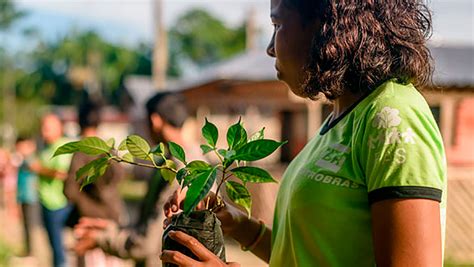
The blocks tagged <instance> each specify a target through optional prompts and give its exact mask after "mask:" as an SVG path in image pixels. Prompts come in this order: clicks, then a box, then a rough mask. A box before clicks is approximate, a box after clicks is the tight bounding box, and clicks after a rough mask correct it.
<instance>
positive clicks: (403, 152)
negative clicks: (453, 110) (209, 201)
mask: <svg viewBox="0 0 474 267" xmlns="http://www.w3.org/2000/svg"><path fill="white" fill-rule="evenodd" d="M445 190H446V160H445V153H444V148H443V143H442V139H441V134H440V132H439V130H438V127H437V124H436V122H435V120H434V118H433V116H432V114H431V112H430V109H429V106H428V104H427V103H426V101H425V100H424V98H423V97H422V96H421V94H420V93H419V92H418V91H417V90H416V89H415V88H414V87H413V86H412V85H401V84H398V83H396V81H395V80H390V81H388V82H386V83H384V84H383V85H381V86H379V87H378V88H377V89H376V90H374V91H373V92H371V93H370V94H369V95H368V96H366V97H365V98H363V99H362V100H361V101H360V102H359V103H356V104H355V105H353V107H352V108H350V109H349V110H348V111H346V112H345V113H344V114H343V115H342V116H341V117H340V118H338V119H336V120H335V121H333V122H332V123H331V124H327V123H325V124H324V125H323V127H322V129H321V131H320V132H319V133H318V134H317V136H315V137H314V138H313V139H312V140H311V141H310V142H309V143H308V144H307V145H306V146H305V148H304V149H303V150H302V151H301V153H300V154H299V155H298V156H297V157H296V158H295V159H294V160H293V162H292V163H291V164H290V165H289V167H288V169H287V170H286V172H285V174H284V175H283V179H282V182H281V185H280V190H279V193H278V198H277V203H276V209H275V217H274V224H273V238H272V243H273V245H272V254H271V259H270V266H285V267H286V266H358V267H360V266H375V256H374V251H373V244H372V233H371V222H370V221H371V213H370V204H371V203H373V202H376V201H379V200H384V199H391V198H426V199H433V200H436V201H439V202H441V205H440V208H441V217H442V222H441V224H442V229H443V236H444V228H445V227H444V226H445V205H446V191H445ZM443 239H444V238H443Z"/></svg>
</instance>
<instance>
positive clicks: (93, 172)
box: [76, 158, 109, 190]
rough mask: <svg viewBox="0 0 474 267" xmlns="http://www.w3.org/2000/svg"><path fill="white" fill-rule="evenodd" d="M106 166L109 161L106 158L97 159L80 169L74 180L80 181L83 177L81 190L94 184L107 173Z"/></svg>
mask: <svg viewBox="0 0 474 267" xmlns="http://www.w3.org/2000/svg"><path fill="white" fill-rule="evenodd" d="M108 166H109V160H108V159H107V158H98V159H96V160H93V161H91V162H89V163H87V164H86V165H84V166H83V167H82V168H80V169H79V170H78V171H77V173H76V178H77V179H82V177H83V176H85V177H84V178H83V179H82V181H81V182H82V183H81V190H82V188H84V187H85V186H86V185H88V184H91V183H94V182H95V181H97V179H98V178H99V177H102V176H103V175H104V173H105V172H106V171H107V167H108Z"/></svg>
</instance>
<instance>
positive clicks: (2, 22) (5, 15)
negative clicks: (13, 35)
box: [0, 0, 26, 30]
mask: <svg viewBox="0 0 474 267" xmlns="http://www.w3.org/2000/svg"><path fill="white" fill-rule="evenodd" d="M25 14H26V13H25V12H24V11H22V10H18V9H17V8H16V6H15V4H14V3H13V1H11V0H0V30H4V29H8V28H10V26H11V25H12V24H13V23H14V22H15V21H17V20H18V19H19V18H21V17H23V16H24V15H25Z"/></svg>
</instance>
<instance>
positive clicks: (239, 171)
mask: <svg viewBox="0 0 474 267" xmlns="http://www.w3.org/2000/svg"><path fill="white" fill-rule="evenodd" d="M230 171H231V172H232V174H233V175H235V177H237V178H239V179H240V180H241V181H242V182H243V183H244V184H245V183H247V182H251V183H270V182H273V183H276V181H275V179H273V177H272V176H271V175H270V174H269V173H268V172H267V171H266V170H264V169H261V168H258V167H237V168H234V169H232V170H230Z"/></svg>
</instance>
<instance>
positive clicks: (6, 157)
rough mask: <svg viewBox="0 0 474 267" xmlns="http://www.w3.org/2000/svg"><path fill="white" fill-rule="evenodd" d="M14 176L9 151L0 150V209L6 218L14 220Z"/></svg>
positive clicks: (15, 210)
mask: <svg viewBox="0 0 474 267" xmlns="http://www.w3.org/2000/svg"><path fill="white" fill-rule="evenodd" d="M15 191H16V175H15V166H14V164H13V163H12V155H11V153H10V151H9V150H7V149H4V148H0V208H3V209H4V212H5V215H6V217H7V218H13V217H14V218H16V216H17V211H18V210H17V206H16V201H15Z"/></svg>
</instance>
